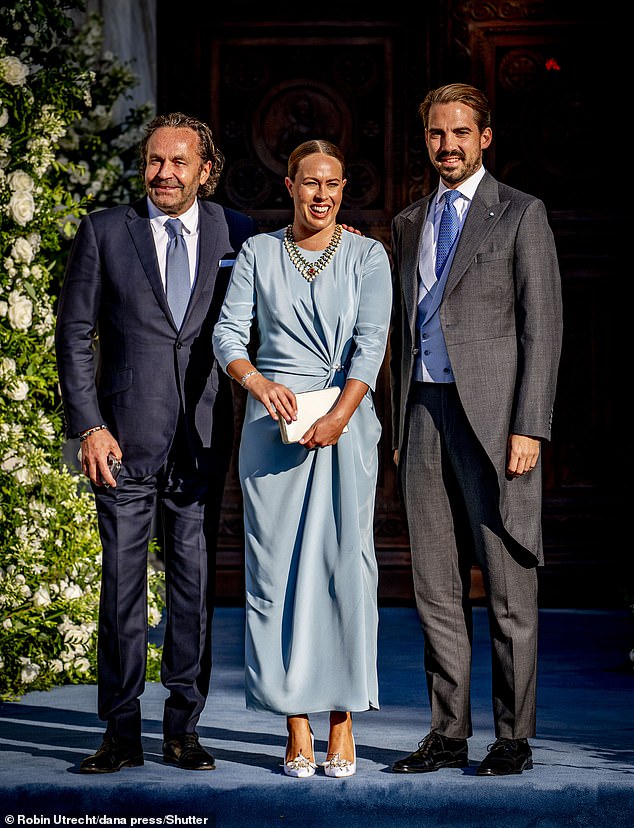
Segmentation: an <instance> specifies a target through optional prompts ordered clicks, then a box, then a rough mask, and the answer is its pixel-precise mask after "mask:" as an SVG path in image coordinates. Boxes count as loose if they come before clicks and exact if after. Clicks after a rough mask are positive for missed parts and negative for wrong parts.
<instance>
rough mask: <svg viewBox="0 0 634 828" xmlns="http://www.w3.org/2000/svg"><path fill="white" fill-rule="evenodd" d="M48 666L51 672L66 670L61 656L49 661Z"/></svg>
mask: <svg viewBox="0 0 634 828" xmlns="http://www.w3.org/2000/svg"><path fill="white" fill-rule="evenodd" d="M48 668H49V670H50V671H51V673H63V672H64V664H63V663H62V660H61V658H54V659H53V660H52V661H49V663H48Z"/></svg>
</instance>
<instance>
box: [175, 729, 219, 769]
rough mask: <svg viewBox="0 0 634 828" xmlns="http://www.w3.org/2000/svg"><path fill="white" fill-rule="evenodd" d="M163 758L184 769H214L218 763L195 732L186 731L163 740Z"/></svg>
mask: <svg viewBox="0 0 634 828" xmlns="http://www.w3.org/2000/svg"><path fill="white" fill-rule="evenodd" d="M163 759H164V760H165V761H166V762H169V763H170V764H172V765H178V767H179V768H183V769H184V770H214V768H215V767H216V763H215V761H214V757H213V756H212V755H211V753H208V752H207V751H206V750H205V749H204V747H202V745H201V744H200V742H199V741H198V736H196V734H195V733H186V734H185V735H184V736H176V737H175V738H173V739H168V740H166V741H165V742H163Z"/></svg>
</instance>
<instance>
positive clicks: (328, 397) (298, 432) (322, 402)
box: [278, 386, 348, 443]
mask: <svg viewBox="0 0 634 828" xmlns="http://www.w3.org/2000/svg"><path fill="white" fill-rule="evenodd" d="M339 394H341V388H337V387H336V386H333V387H332V388H322V389H321V390H319V391H303V392H300V393H299V394H295V399H296V400H297V419H296V420H293V421H292V422H291V423H287V422H286V420H285V419H284V418H283V417H280V418H279V420H278V423H279V426H280V435H281V437H282V442H283V443H296V442H297V441H298V440H299V439H300V438H301V437H303V436H304V434H306V432H307V431H308V429H309V428H310V427H311V425H313V423H315V422H317V420H318V419H319V418H320V417H323V416H324V414H327V413H328V412H329V411H330V410H331V409H332V408H334V405H335V403H336V402H337V400H338V399H339ZM343 430H344V432H346V431H347V430H348V426H344V429H343Z"/></svg>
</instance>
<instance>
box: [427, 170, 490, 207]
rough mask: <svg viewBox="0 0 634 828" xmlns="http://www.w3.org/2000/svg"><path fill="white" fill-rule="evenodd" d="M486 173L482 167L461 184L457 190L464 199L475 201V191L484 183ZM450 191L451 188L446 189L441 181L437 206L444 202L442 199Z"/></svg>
mask: <svg viewBox="0 0 634 828" xmlns="http://www.w3.org/2000/svg"><path fill="white" fill-rule="evenodd" d="M484 173H485V169H484V166H482V165H481V166H480V168H479V169H478V170H477V171H476V172H474V173H473V175H471V176H469V178H466V179H465V180H464V181H462V182H461V184H460V186H459V187H458V188H457V190H458V192H459V193H460V195H461V196H462V197H463V198H466V199H467V200H468V201H472V200H473V196H474V195H475V191H476V190H477V189H478V184H479V183H480V182H481V181H482V179H483V177H484ZM448 189H449V187H446V186H445V185H444V184H443V182H442V181H440V183H439V184H438V193H437V195H436V204H438V203H439V202H440V201H442V197H443V196H444V194H445V193H446V191H447V190H448Z"/></svg>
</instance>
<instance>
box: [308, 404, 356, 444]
mask: <svg viewBox="0 0 634 828" xmlns="http://www.w3.org/2000/svg"><path fill="white" fill-rule="evenodd" d="M346 425H347V421H346V420H345V419H344V418H343V417H342V416H341V414H337V413H336V410H334V409H333V411H329V412H328V414H324V416H323V417H320V418H319V419H318V420H317V422H316V423H313V425H312V426H311V427H310V428H309V429H308V431H307V432H306V434H304V436H303V437H302V438H301V439H300V441H299V443H300V445H302V446H304V448H307V449H314V448H324V447H325V446H334V445H335V443H336V442H337V441H338V440H339V438H340V437H341V435H342V434H343V430H344V428H345V427H346Z"/></svg>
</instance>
